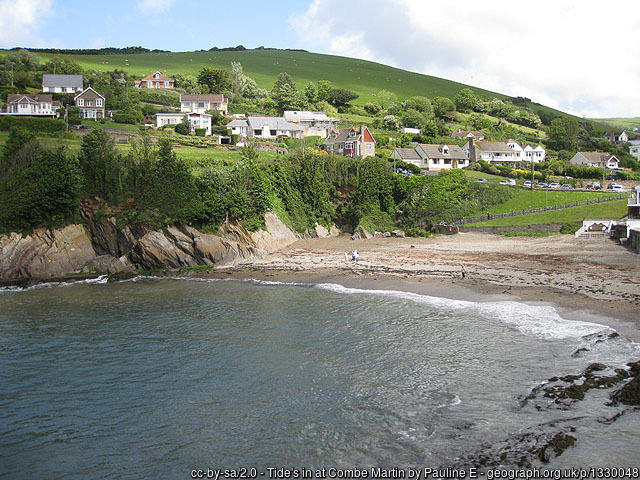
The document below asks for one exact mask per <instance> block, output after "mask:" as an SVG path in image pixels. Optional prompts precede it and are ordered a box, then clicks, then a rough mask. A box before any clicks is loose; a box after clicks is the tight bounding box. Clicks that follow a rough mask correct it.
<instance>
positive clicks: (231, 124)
mask: <svg viewBox="0 0 640 480" xmlns="http://www.w3.org/2000/svg"><path fill="white" fill-rule="evenodd" d="M247 125H248V124H247V121H246V120H232V121H230V122H229V123H227V124H226V125H225V126H226V127H229V128H233V127H246V126H247Z"/></svg>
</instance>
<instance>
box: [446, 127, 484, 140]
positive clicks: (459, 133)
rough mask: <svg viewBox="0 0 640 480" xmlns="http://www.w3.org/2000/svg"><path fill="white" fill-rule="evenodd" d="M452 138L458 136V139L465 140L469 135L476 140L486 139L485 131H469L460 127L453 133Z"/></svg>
mask: <svg viewBox="0 0 640 480" xmlns="http://www.w3.org/2000/svg"><path fill="white" fill-rule="evenodd" d="M451 137H452V138H458V139H463V140H468V139H469V137H471V138H473V139H474V140H478V141H482V140H484V138H485V137H484V133H482V132H480V131H478V130H474V131H469V130H462V129H461V128H459V129H458V130H456V131H455V132H453V133H452V134H451Z"/></svg>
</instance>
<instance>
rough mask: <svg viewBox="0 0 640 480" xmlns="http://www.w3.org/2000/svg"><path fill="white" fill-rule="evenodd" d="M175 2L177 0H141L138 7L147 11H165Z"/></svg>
mask: <svg viewBox="0 0 640 480" xmlns="http://www.w3.org/2000/svg"><path fill="white" fill-rule="evenodd" d="M174 2H175V0H139V1H138V4H137V7H138V10H141V11H143V12H146V13H164V12H166V11H167V10H169V9H170V8H171V5H172V4H173V3H174Z"/></svg>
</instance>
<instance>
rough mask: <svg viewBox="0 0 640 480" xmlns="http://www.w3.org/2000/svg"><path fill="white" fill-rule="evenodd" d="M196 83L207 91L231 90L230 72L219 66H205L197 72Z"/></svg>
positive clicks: (220, 91)
mask: <svg viewBox="0 0 640 480" xmlns="http://www.w3.org/2000/svg"><path fill="white" fill-rule="evenodd" d="M198 83H199V84H200V85H202V86H203V87H206V88H207V89H208V92H207V93H222V92H224V91H226V90H231V88H232V79H231V74H230V73H229V72H228V71H227V70H223V69H220V68H208V67H205V68H203V69H202V70H200V73H199V74H198Z"/></svg>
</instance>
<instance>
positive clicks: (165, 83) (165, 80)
mask: <svg viewBox="0 0 640 480" xmlns="http://www.w3.org/2000/svg"><path fill="white" fill-rule="evenodd" d="M134 85H135V86H136V87H137V88H142V87H146V88H173V87H174V85H175V81H174V80H173V78H169V77H167V76H166V75H164V74H163V73H160V72H153V73H152V74H151V75H147V76H146V77H144V78H143V79H141V80H135V81H134Z"/></svg>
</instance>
